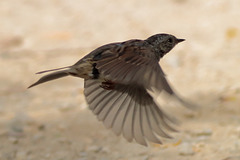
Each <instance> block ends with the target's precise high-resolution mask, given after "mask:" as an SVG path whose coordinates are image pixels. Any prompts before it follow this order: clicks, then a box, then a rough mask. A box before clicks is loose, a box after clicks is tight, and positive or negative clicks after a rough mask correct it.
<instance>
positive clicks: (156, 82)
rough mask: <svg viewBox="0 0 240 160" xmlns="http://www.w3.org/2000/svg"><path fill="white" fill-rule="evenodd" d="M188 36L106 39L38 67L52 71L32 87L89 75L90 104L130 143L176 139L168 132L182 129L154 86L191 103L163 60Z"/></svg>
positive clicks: (86, 84)
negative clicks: (74, 58) (71, 60)
mask: <svg viewBox="0 0 240 160" xmlns="http://www.w3.org/2000/svg"><path fill="white" fill-rule="evenodd" d="M183 41H184V39H178V38H176V37H175V36H173V35H170V34H156V35H153V36H151V37H149V38H147V39H146V40H139V39H132V40H128V41H124V42H117V43H110V44H106V45H103V46H101V47H99V48H97V49H95V50H93V51H92V52H90V53H89V54H88V55H86V56H85V57H83V58H82V59H80V60H79V61H78V62H77V63H75V64H74V65H72V66H67V67H63V68H57V69H52V70H46V71H42V72H38V74H41V73H45V72H50V73H49V74H47V75H45V76H43V77H42V78H40V79H39V80H38V81H37V82H36V83H34V84H32V85H31V86H29V88H31V87H33V86H36V85H39V84H41V83H44V82H47V81H51V80H54V79H58V78H62V77H66V76H74V77H79V78H83V79H84V95H85V97H86V101H87V103H88V105H89V108H90V109H91V110H92V112H93V113H94V114H95V115H96V116H97V118H98V119H99V120H100V121H102V122H103V123H104V125H105V126H106V127H107V128H112V130H113V132H114V133H115V134H116V135H120V134H122V135H123V137H124V138H125V139H127V141H129V142H131V141H132V140H133V139H134V140H135V141H136V142H137V143H139V144H141V145H145V146H147V141H150V142H153V143H159V144H160V143H162V142H161V140H160V137H165V138H171V136H170V135H169V134H168V133H167V131H176V130H175V129H174V128H173V127H172V126H171V125H170V124H171V123H172V119H171V118H170V117H169V116H168V115H167V114H166V113H164V112H163V111H162V110H161V108H160V107H159V105H158V104H157V103H156V102H155V100H154V98H153V97H152V96H151V95H150V94H149V91H154V92H157V93H161V92H163V91H164V92H166V93H168V94H169V95H171V96H173V97H175V98H176V99H178V100H179V101H180V102H182V103H183V105H185V106H187V107H188V106H191V105H190V104H189V103H187V102H186V101H184V100H183V99H182V98H180V97H179V96H178V95H177V94H176V93H175V92H174V91H173V89H172V88H171V87H170V85H169V83H168V82H167V80H166V76H165V74H164V72H163V70H162V68H161V66H160V65H159V61H160V59H161V58H162V57H163V56H164V55H165V54H167V53H168V52H169V51H170V50H172V49H173V48H174V46H176V44H178V43H180V42H183ZM53 71H54V72H53Z"/></svg>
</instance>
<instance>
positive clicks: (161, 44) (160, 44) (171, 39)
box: [146, 33, 185, 59]
mask: <svg viewBox="0 0 240 160" xmlns="http://www.w3.org/2000/svg"><path fill="white" fill-rule="evenodd" d="M183 41H185V39H178V38H176V37H175V36H173V35H170V34H164V33H163V34H156V35H153V36H151V37H149V38H148V39H146V42H148V43H149V44H151V45H152V46H153V50H154V52H155V53H156V56H157V57H158V58H159V59H160V58H161V57H163V56H164V55H165V54H167V53H168V52H169V51H170V50H171V49H173V48H174V46H175V45H176V44H178V43H180V42H183Z"/></svg>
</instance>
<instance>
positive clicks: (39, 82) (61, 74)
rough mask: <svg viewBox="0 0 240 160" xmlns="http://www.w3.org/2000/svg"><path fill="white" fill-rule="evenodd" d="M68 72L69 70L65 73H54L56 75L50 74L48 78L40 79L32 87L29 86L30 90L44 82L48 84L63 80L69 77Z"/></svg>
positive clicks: (64, 71)
mask: <svg viewBox="0 0 240 160" xmlns="http://www.w3.org/2000/svg"><path fill="white" fill-rule="evenodd" d="M68 75H69V74H68V71H67V70H63V71H58V72H54V73H50V74H48V75H46V76H43V77H42V78H40V79H39V80H38V81H37V82H35V83H33V84H32V85H31V86H29V87H28V88H31V87H34V86H36V85H39V84H41V83H44V82H48V81H51V80H54V79H58V78H62V77H65V76H68Z"/></svg>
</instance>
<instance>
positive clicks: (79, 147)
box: [0, 0, 240, 160]
mask: <svg viewBox="0 0 240 160" xmlns="http://www.w3.org/2000/svg"><path fill="white" fill-rule="evenodd" d="M239 17H240V1H239V0H228V1H224V0H203V1H190V0H169V1H164V0H149V1H146V0H145V1H144V0H132V1H127V0H122V1H119V0H117V1H110V0H105V1H104V0H89V1H84V0H69V1H68V0H51V1H49V0H41V1H40V0H21V1H19V0H7V1H3V0H2V1H0V68H1V70H0V160H12V159H16V160H42V159H48V160H63V159H64V160H65V159H71V160H95V159H96V160H112V159H116V160H127V159H131V160H132V159H133V160H159V159H169V160H170V159H171V160H176V159H177V160H189V159H192V160H222V159H224V158H227V157H230V158H231V157H239V155H240V81H239V79H240V70H239V66H240V64H239V63H240V45H239V44H240V18H239ZM163 32H164V33H171V34H174V35H176V36H177V37H179V38H185V39H186V40H187V41H186V42H184V43H182V44H180V45H178V46H177V47H176V48H174V49H173V50H172V51H171V52H170V53H169V54H168V55H166V56H165V57H164V59H162V60H161V65H162V67H163V69H164V71H165V72H166V74H167V75H168V79H169V81H170V82H171V84H172V86H173V88H175V89H176V90H177V91H178V93H180V94H181V95H182V96H183V97H185V98H187V99H190V100H191V101H193V102H196V103H197V104H199V105H200V106H201V109H200V110H198V111H195V112H192V111H189V110H187V109H185V108H182V107H181V106H180V105H178V104H177V105H175V104H174V105H171V104H168V103H167V104H165V105H164V106H163V108H164V109H165V110H166V111H168V112H170V114H171V115H172V116H176V117H177V118H179V120H180V121H181V124H180V125H179V126H177V128H178V129H179V131H180V132H179V133H175V134H172V135H173V136H174V139H172V140H163V141H164V144H163V145H154V144H151V145H150V147H148V148H146V147H142V146H140V145H138V144H136V143H128V142H127V141H125V140H124V139H123V137H121V136H120V137H117V136H115V135H114V134H113V133H112V132H111V131H110V130H108V129H106V128H105V127H104V126H103V125H102V123H101V122H98V121H97V118H96V117H95V116H94V115H93V114H92V113H91V112H90V111H89V110H88V109H87V105H86V103H85V100H84V96H83V80H81V79H77V78H65V79H61V80H56V81H54V82H49V83H46V84H44V85H41V86H37V87H35V88H32V89H30V90H27V89H26V88H27V87H28V86H29V85H30V84H31V83H33V82H34V81H35V80H37V79H38V78H39V76H38V75H35V74H34V73H35V72H38V71H41V70H45V69H51V68H57V67H62V66H68V65H71V64H73V63H75V62H76V61H77V60H79V59H80V58H81V57H82V56H84V55H85V54H87V53H89V52H90V51H91V50H93V49H95V48H96V47H98V46H100V45H103V44H106V43H110V42H116V41H124V40H128V39H132V38H140V39H145V38H147V37H149V36H151V35H152V34H156V33H163ZM233 159H234V158H233Z"/></svg>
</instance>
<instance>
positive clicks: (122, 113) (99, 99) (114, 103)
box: [84, 80, 176, 145]
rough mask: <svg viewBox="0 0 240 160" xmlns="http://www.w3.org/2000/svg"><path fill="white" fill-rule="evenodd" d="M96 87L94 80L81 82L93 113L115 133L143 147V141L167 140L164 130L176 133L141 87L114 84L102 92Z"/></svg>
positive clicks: (167, 119) (156, 141) (96, 82)
mask: <svg viewBox="0 0 240 160" xmlns="http://www.w3.org/2000/svg"><path fill="white" fill-rule="evenodd" d="M100 85H101V83H100V82H99V81H98V80H85V82H84V88H85V89H84V94H85V96H86V100H87V103H88V104H89V107H90V109H91V110H92V111H93V113H94V114H95V115H97V117H98V119H99V120H101V121H103V123H104V125H105V126H106V127H107V128H112V130H113V131H114V133H115V134H117V135H120V134H122V135H123V136H124V137H125V138H126V139H127V140H128V141H132V140H133V139H135V141H136V142H137V143H139V144H142V145H147V143H146V140H148V141H151V142H154V143H161V141H160V140H159V138H158V136H161V137H165V138H170V136H169V135H168V134H167V133H166V131H176V130H175V129H173V128H172V127H171V126H170V125H169V122H173V120H172V119H171V118H169V117H168V116H167V115H166V114H165V113H164V112H163V111H162V110H161V109H160V108H159V107H158V105H157V104H156V103H155V102H154V100H153V98H152V97H151V96H150V94H149V93H148V92H147V90H146V89H145V88H144V87H142V86H139V85H123V84H114V89H113V90H106V89H103V88H102V87H100Z"/></svg>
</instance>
